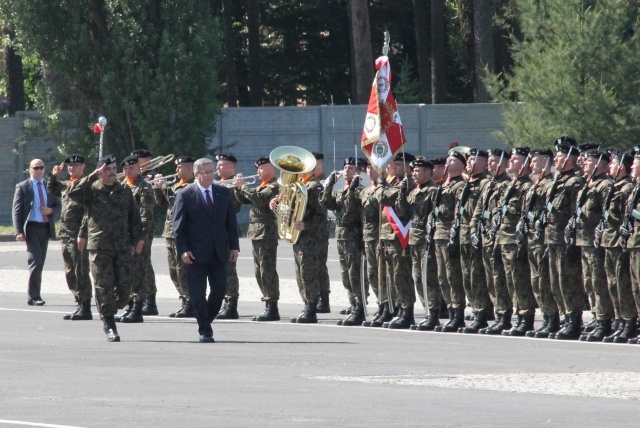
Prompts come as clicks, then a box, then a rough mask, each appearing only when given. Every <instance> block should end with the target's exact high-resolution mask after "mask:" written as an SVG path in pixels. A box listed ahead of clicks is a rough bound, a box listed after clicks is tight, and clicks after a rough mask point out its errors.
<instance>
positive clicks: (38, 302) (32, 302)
mask: <svg viewBox="0 0 640 428" xmlns="http://www.w3.org/2000/svg"><path fill="white" fill-rule="evenodd" d="M44 304H45V301H44V300H42V298H40V297H36V298H35V299H29V300H27V305H29V306H44Z"/></svg>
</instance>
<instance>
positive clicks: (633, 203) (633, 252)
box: [619, 151, 640, 344]
mask: <svg viewBox="0 0 640 428" xmlns="http://www.w3.org/2000/svg"><path fill="white" fill-rule="evenodd" d="M631 170H632V175H633V177H634V184H633V190H632V191H631V195H630V196H629V198H628V199H627V201H626V204H625V207H624V213H625V214H624V215H625V220H624V221H623V222H622V225H621V226H620V229H619V233H620V241H621V242H620V247H621V248H622V250H623V251H624V252H625V254H626V255H628V258H629V262H628V263H629V268H630V273H631V290H632V292H633V300H634V301H635V306H636V310H635V312H633V311H632V313H633V314H636V313H640V151H636V153H635V155H634V157H633V166H632V167H631ZM620 297H621V300H622V296H620ZM630 297H631V296H627V299H629V298H630ZM625 303H626V302H625ZM622 304H623V303H622V302H621V305H622ZM628 304H631V302H629V303H628ZM636 322H637V320H636ZM630 324H632V323H630ZM630 334H633V333H631V332H630ZM628 343H633V344H637V343H638V337H632V338H630V339H629V340H628Z"/></svg>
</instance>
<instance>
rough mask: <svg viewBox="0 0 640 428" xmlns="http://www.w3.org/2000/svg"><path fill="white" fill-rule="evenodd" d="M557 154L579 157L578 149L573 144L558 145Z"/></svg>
mask: <svg viewBox="0 0 640 428" xmlns="http://www.w3.org/2000/svg"><path fill="white" fill-rule="evenodd" d="M556 152H559V153H566V154H569V153H571V156H578V154H579V152H578V148H577V147H575V146H573V145H571V144H556Z"/></svg>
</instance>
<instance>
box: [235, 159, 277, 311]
mask: <svg viewBox="0 0 640 428" xmlns="http://www.w3.org/2000/svg"><path fill="white" fill-rule="evenodd" d="M255 166H256V168H257V169H258V176H259V178H260V180H262V181H261V183H260V185H259V186H258V187H257V188H254V187H248V186H247V185H245V184H244V182H243V181H240V182H239V187H237V188H236V189H235V191H234V196H235V198H236V199H237V200H238V201H239V202H241V203H243V204H251V211H250V212H249V230H248V232H247V237H248V238H249V239H251V244H252V246H253V266H254V269H255V275H256V281H257V282H258V287H260V291H261V292H262V301H263V302H265V306H266V307H265V311H264V312H263V313H261V314H260V315H256V316H254V317H253V321H279V320H280V313H279V311H278V300H279V299H280V279H279V278H278V271H277V270H276V262H277V256H278V225H277V219H276V214H275V213H274V212H273V211H272V210H271V209H270V208H269V202H270V201H271V200H272V199H273V198H275V197H276V196H277V195H278V192H279V191H280V186H279V185H278V181H277V180H276V177H275V175H276V172H275V167H274V166H273V165H272V164H271V162H270V161H269V158H266V157H261V158H259V159H258V160H256V162H255Z"/></svg>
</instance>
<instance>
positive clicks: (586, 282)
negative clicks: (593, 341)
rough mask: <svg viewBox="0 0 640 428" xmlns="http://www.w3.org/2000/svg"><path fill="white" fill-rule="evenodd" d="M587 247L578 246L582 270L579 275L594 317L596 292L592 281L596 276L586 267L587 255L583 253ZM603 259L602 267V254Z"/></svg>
mask: <svg viewBox="0 0 640 428" xmlns="http://www.w3.org/2000/svg"><path fill="white" fill-rule="evenodd" d="M585 248H587V247H580V250H581V251H580V263H581V266H582V271H581V275H582V286H583V287H584V292H585V294H586V296H587V299H589V306H591V313H592V314H593V317H594V318H596V305H597V303H596V300H597V298H596V293H595V289H594V285H593V283H594V281H595V280H596V278H594V277H593V273H592V270H591V269H590V268H588V267H587V266H588V263H589V261H588V256H587V254H586V253H585V251H582V250H584V249H585ZM590 248H592V247H590ZM602 259H603V263H602V265H603V269H604V256H603V257H602ZM602 274H603V275H606V274H605V272H604V270H602Z"/></svg>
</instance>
